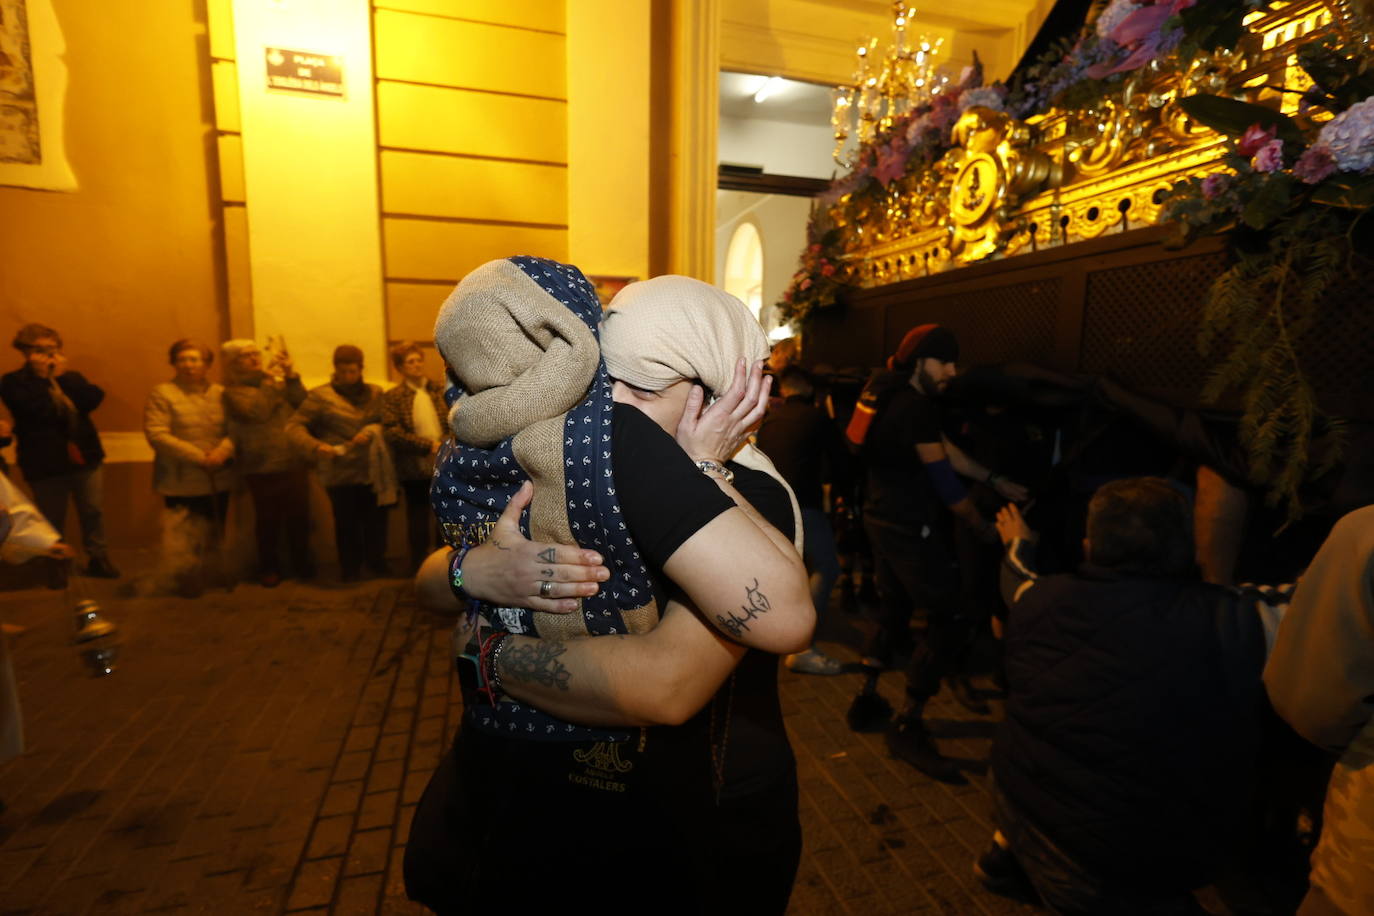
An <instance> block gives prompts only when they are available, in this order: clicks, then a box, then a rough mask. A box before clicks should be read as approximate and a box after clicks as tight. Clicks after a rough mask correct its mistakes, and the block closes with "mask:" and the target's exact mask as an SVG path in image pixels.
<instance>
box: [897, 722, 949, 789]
mask: <svg viewBox="0 0 1374 916" xmlns="http://www.w3.org/2000/svg"><path fill="white" fill-rule="evenodd" d="M887 749H888V751H889V752H890V753H891V754H892V756H893V757H896V758H897V759H898V760H902V761H905V762H906V763H909V764H911V765H912V766H914V767H915V768H916V769H918V770H920V771H921V772H922V773H924V774H926V775H927V776H929V777H930V778H931V779H935V780H939V781H940V782H947V783H950V784H952V785H962V784H963V783H964V782H966V781H967V780H966V779H964V774H963V773H962V772H961V771H960V770H959V767H958V765H957V764H956V763H955V762H954V761H953V760H950V759H949V758H948V757H946V756H945V755H944V754H941V753H940V749H939V748H937V747H936V746H935V740H934V739H933V738H931V737H930V732H928V731H926V727H925V723H923V722H922V721H921V720H920V719H898V720H897V721H895V722H893V723H892V725H891V727H889V728H888V730H887Z"/></svg>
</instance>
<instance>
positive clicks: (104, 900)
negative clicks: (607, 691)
mask: <svg viewBox="0 0 1374 916" xmlns="http://www.w3.org/2000/svg"><path fill="white" fill-rule="evenodd" d="M94 588H95V589H96V591H97V594H98V597H99V598H100V600H101V601H102V603H103V605H104V607H105V609H106V611H107V612H108V614H109V616H110V617H111V618H113V619H114V620H116V621H117V622H118V623H120V624H121V626H122V633H121V638H122V641H123V645H124V649H123V654H122V656H121V659H120V667H119V670H118V671H117V673H116V674H114V675H113V676H111V677H108V678H103V679H94V678H92V677H90V676H88V675H87V674H86V673H85V672H84V671H83V669H82V667H81V663H80V660H79V658H78V656H77V654H76V651H75V649H74V647H73V646H72V645H71V643H70V638H71V628H70V619H69V611H68V610H67V609H66V608H64V607H63V606H62V596H61V593H55V592H48V591H43V590H31V591H24V592H12V593H8V594H5V595H0V619H4V620H6V621H9V622H11V623H20V624H24V625H26V626H27V627H28V628H29V629H28V632H27V633H25V634H24V635H23V636H22V637H20V638H19V639H17V640H15V641H13V643H12V650H13V655H14V657H15V661H16V668H17V673H18V677H19V680H20V692H21V695H22V697H23V702H24V707H25V724H26V731H27V737H28V746H29V750H28V752H27V753H26V754H25V755H24V756H22V757H20V758H19V759H17V760H14V761H11V762H10V763H8V764H5V765H3V766H0V798H3V799H4V800H5V801H6V802H8V804H9V809H8V811H6V812H5V813H4V814H3V815H0V914H20V913H62V914H80V913H136V912H163V911H167V912H177V913H183V912H212V913H246V912H258V911H261V912H268V913H280V912H291V913H297V912H301V913H304V912H310V913H324V912H329V913H340V914H343V913H374V912H378V913H412V912H421V911H420V910H419V909H418V908H417V907H415V906H414V905H412V904H410V903H408V902H407V901H406V900H405V899H404V892H403V889H402V883H401V876H400V857H401V851H402V848H403V844H404V842H405V838H406V834H407V831H408V827H409V823H410V818H411V815H412V813H413V811H414V806H415V803H416V801H417V800H418V798H419V794H420V792H421V790H422V788H423V787H424V784H425V781H426V779H427V778H428V775H429V773H430V771H431V770H432V769H433V767H434V766H435V765H436V763H437V761H438V759H439V757H440V754H441V752H442V750H443V749H444V748H445V746H446V744H447V742H448V741H449V739H450V738H451V736H452V734H453V731H454V728H455V727H456V724H457V722H458V718H459V713H460V707H459V704H458V701H457V695H456V692H455V690H454V684H453V677H452V675H451V666H450V664H449V660H448V654H447V644H448V640H447V626H446V625H445V623H444V622H443V621H439V620H437V619H435V618H433V617H432V616H431V615H428V614H426V613H424V612H422V611H420V610H418V609H417V608H416V607H415V606H414V604H413V602H412V601H411V600H410V599H409V597H408V596H409V590H408V587H407V585H406V584H405V583H403V582H400V581H389V582H385V583H371V584H365V585H360V586H356V587H350V588H327V587H321V586H304V585H295V584H291V583H288V584H286V585H283V586H282V587H281V588H278V589H276V590H274V591H266V590H263V589H262V588H260V587H258V586H256V585H241V586H239V587H238V589H237V590H236V591H234V592H233V593H232V594H225V593H223V592H214V593H210V594H207V595H206V596H205V597H204V598H202V599H200V600H198V601H185V600H180V599H174V598H157V599H146V598H145V599H136V600H135V599H128V598H119V597H116V592H115V589H114V588H113V586H112V585H111V584H110V583H96V584H95V586H94ZM830 635H835V636H839V637H841V638H843V639H845V640H846V641H849V642H853V639H852V636H853V633H852V632H850V631H849V630H848V629H847V628H846V627H845V626H843V625H840V626H838V627H837V628H836V629H835V630H834V631H833V632H832V633H831V634H830ZM827 646H828V647H830V648H832V650H833V651H835V652H836V653H837V654H840V655H842V656H843V657H845V658H848V659H852V658H854V653H853V651H852V650H850V649H848V648H846V647H845V646H843V645H838V644H834V643H827ZM857 684H858V675H857V674H848V675H842V676H839V677H831V678H818V677H805V676H798V675H792V674H790V673H784V675H783V698H784V709H785V712H786V716H787V722H788V726H789V729H790V731H791V734H792V739H793V744H794V746H795V748H796V751H797V756H798V761H799V767H800V780H801V806H802V808H801V816H802V823H803V827H804V834H805V844H806V848H805V854H804V858H803V861H802V866H801V872H800V875H799V876H798V880H797V885H796V890H795V892H794V895H793V906H792V912H794V913H799V914H812V913H816V914H821V913H855V914H859V913H862V914H863V916H878V914H883V913H922V912H929V913H971V914H1002V913H1018V912H1031V910H1029V909H1028V908H1024V907H1017V906H1016V905H1014V904H1010V903H1008V902H1007V901H1004V900H1002V899H1000V898H997V897H993V896H991V895H988V894H987V893H985V892H983V891H982V890H981V889H980V888H978V887H977V886H976V884H975V882H974V880H973V876H972V874H971V872H970V865H971V862H972V859H973V858H974V856H975V855H976V854H977V853H978V852H979V851H981V849H982V848H983V846H984V844H985V843H986V841H987V839H988V836H989V835H990V831H991V828H990V827H989V824H988V808H989V805H988V798H987V795H986V791H985V788H984V777H983V776H982V775H981V772H979V770H980V768H979V766H978V762H980V761H982V760H984V758H985V757H986V754H987V750H988V743H989V742H988V737H989V735H990V731H991V723H992V719H991V718H988V719H983V720H979V719H978V718H977V717H970V716H968V715H967V714H964V713H963V711H962V710H961V709H959V708H958V707H955V706H953V704H952V703H951V702H950V701H949V700H948V698H947V697H943V696H942V697H941V698H940V699H939V700H937V701H936V702H935V703H934V704H933V705H932V708H931V711H932V714H933V715H934V716H936V717H937V725H938V726H939V728H940V731H941V733H942V734H943V735H945V736H946V737H944V738H942V741H941V743H942V746H944V748H945V749H946V751H947V752H948V753H951V754H955V755H958V756H960V757H963V758H966V759H968V760H969V761H970V766H971V768H972V773H971V775H972V779H971V780H970V782H969V784H968V785H965V786H945V785H942V784H939V783H934V782H932V781H931V780H929V779H926V778H925V777H923V776H921V775H920V774H918V773H916V772H915V771H914V770H912V769H910V768H909V767H907V766H905V765H903V764H901V763H898V762H896V761H893V760H891V759H889V758H888V756H887V754H886V752H885V750H884V749H883V746H882V740H881V736H878V735H855V734H853V733H851V732H850V731H849V730H848V729H847V728H846V727H845V725H844V722H843V714H844V710H845V708H846V706H847V704H848V702H849V699H850V697H851V695H852V693H853V691H854V690H855V689H856V687H857ZM899 688H900V681H899V678H898V676H897V675H895V674H894V675H888V676H887V677H886V678H885V679H884V683H883V690H884V692H885V693H887V694H888V695H889V698H892V699H895V697H896V694H897V692H898V690H899ZM994 705H995V704H994Z"/></svg>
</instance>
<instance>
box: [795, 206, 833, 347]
mask: <svg viewBox="0 0 1374 916" xmlns="http://www.w3.org/2000/svg"><path fill="white" fill-rule="evenodd" d="M827 211H828V207H826V206H825V205H824V204H822V203H820V202H817V203H814V204H812V205H811V219H810V220H809V221H808V222H807V225H806V233H807V238H806V250H805V251H803V252H802V259H801V267H800V268H799V269H798V270H797V272H796V274H794V275H793V277H792V283H791V284H790V285H789V286H788V288H787V290H786V291H785V292H784V293H783V294H782V305H781V306H780V307H781V308H783V309H785V310H786V311H787V313H788V314H789V317H790V319H791V320H792V321H794V322H798V323H799V322H801V321H802V320H804V319H805V318H806V316H807V315H808V314H810V312H811V310H812V309H813V308H826V307H828V306H831V305H834V304H835V297H836V295H837V294H838V293H839V291H840V287H841V285H842V284H841V276H842V274H841V273H840V265H839V263H838V262H837V261H836V260H834V255H833V252H834V249H835V248H836V246H837V245H838V244H839V235H840V233H839V230H838V229H836V228H835V226H834V224H833V222H831V220H830V218H829V215H828V213H827Z"/></svg>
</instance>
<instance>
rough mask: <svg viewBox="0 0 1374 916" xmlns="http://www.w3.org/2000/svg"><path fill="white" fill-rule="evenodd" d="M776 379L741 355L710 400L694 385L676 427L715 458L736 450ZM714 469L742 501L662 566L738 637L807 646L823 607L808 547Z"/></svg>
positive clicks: (785, 647)
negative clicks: (809, 568) (726, 384)
mask: <svg viewBox="0 0 1374 916" xmlns="http://www.w3.org/2000/svg"><path fill="white" fill-rule="evenodd" d="M771 382H772V379H765V378H764V377H763V362H762V360H760V361H758V362H756V363H755V364H754V365H753V366H752V367H750V366H749V365H748V363H747V362H746V361H745V360H743V359H741V360H739V361H738V363H737V364H736V366H735V376H734V379H733V381H732V382H731V385H730V388H729V389H727V390H726V391H725V392H724V393H723V394H721V396H720V397H719V398H718V399H717V400H716V401H715V402H714V403H712V404H710V405H709V406H707V405H705V403H704V402H705V393H704V392H703V391H702V389H701V387H700V386H695V385H694V386H693V387H692V390H691V393H690V394H689V396H688V399H687V406H686V410H685V411H684V412H683V415H682V420H681V422H680V423H679V424H678V428H677V432H676V435H675V438H676V439H677V442H678V444H679V445H681V446H682V450H683V451H685V452H686V453H687V455H688V457H689V458H691V459H692V460H694V461H698V460H706V461H713V462H715V463H716V464H721V463H723V462H724V461H725V460H727V459H728V458H730V457H731V456H732V455H734V454H735V453H736V452H737V451H738V450H739V449H740V447H741V446H742V445H743V444H744V442H745V441H746V440H747V438H748V436H749V434H750V433H751V432H752V431H753V430H754V429H756V428H757V427H758V425H759V423H760V421H762V419H763V415H764V412H765V411H766V410H767V408H768V392H769V388H770V385H771ZM710 476H711V477H712V479H714V480H715V481H716V485H717V486H719V487H720V489H721V491H722V492H724V493H725V495H726V496H728V497H730V499H731V501H732V502H734V504H735V508H734V509H729V510H727V511H726V512H724V513H722V514H721V515H718V516H716V517H715V518H714V519H712V520H711V521H710V522H708V523H707V524H706V525H705V526H703V527H702V528H701V529H699V530H698V531H697V532H696V533H695V534H693V535H692V536H691V537H690V538H688V539H687V540H686V541H684V542H683V543H682V545H681V546H679V547H678V549H677V550H676V551H674V553H673V555H672V556H670V557H669V558H668V559H667V561H666V562H665V563H664V564H663V572H664V573H665V574H666V575H667V576H668V578H670V579H672V580H673V582H674V583H676V584H677V586H678V587H679V588H681V589H682V590H683V592H685V593H686V595H687V597H688V599H689V602H690V603H691V604H692V605H693V606H695V607H696V608H698V609H699V610H700V611H701V612H702V615H703V616H704V617H705V618H706V620H707V621H709V622H710V623H711V625H712V626H714V627H716V629H718V630H720V631H721V632H722V633H724V634H726V635H727V636H729V637H730V638H731V639H734V640H736V641H738V642H740V643H742V644H744V645H746V646H749V647H750V648H753V649H761V650H763V651H765V652H774V653H779V654H781V653H787V652H800V651H802V650H803V649H805V648H807V647H808V646H810V645H811V635H812V632H813V631H814V630H815V627H816V608H815V605H814V604H813V603H812V602H811V598H810V595H811V592H810V587H809V584H808V580H807V576H806V565H805V563H803V562H802V558H801V555H800V554H799V553H798V552H797V548H796V547H795V546H794V545H793V543H792V541H790V540H788V539H787V538H786V537H784V536H783V534H782V532H780V531H778V529H776V528H774V527H773V526H772V525H770V524H769V523H768V521H767V520H765V519H764V518H763V516H761V515H759V514H758V512H757V511H756V510H755V509H754V507H753V506H751V505H750V504H749V502H748V501H747V500H746V499H745V498H744V497H743V496H741V495H740V494H739V491H737V490H736V489H735V488H734V487H733V486H732V485H731V484H730V483H729V482H728V481H726V480H725V479H724V476H723V475H722V474H718V473H715V472H712V473H711V475H710Z"/></svg>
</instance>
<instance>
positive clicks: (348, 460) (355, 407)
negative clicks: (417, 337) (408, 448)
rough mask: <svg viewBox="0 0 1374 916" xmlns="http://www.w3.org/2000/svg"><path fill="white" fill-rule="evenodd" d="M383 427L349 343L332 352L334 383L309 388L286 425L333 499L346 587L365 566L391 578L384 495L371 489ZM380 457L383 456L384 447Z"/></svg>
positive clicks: (374, 395)
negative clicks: (387, 559)
mask: <svg viewBox="0 0 1374 916" xmlns="http://www.w3.org/2000/svg"><path fill="white" fill-rule="evenodd" d="M381 422H382V389H381V388H380V387H378V386H377V385H372V384H369V383H368V382H365V381H363V351H362V350H360V349H358V348H357V347H355V346H353V345H351V344H341V345H339V346H338V347H336V348H335V349H334V376H333V378H332V379H330V381H329V383H328V384H325V385H320V386H319V387H317V388H312V389H310V392H309V393H308V394H307V395H306V397H305V400H304V401H302V402H301V406H300V407H298V408H296V412H295V413H294V414H292V415H291V418H290V419H289V420H287V421H286V435H287V438H288V439H289V440H290V441H291V443H292V444H293V445H294V446H295V448H296V449H297V450H298V451H299V452H300V453H301V454H303V455H309V456H311V457H313V458H314V460H315V470H316V472H317V473H318V474H319V476H320V483H321V484H323V485H324V489H325V492H326V493H328V494H329V504H330V506H331V508H333V510H334V543H335V544H336V545H337V546H338V550H339V575H340V577H341V578H342V579H343V580H344V581H345V582H353V581H356V580H357V579H358V576H359V575H360V574H361V572H362V567H363V565H364V563H366V565H367V568H368V569H369V570H370V571H371V572H372V573H374V574H375V575H379V576H386V575H389V574H390V573H389V570H388V569H387V565H386V510H385V509H384V508H383V502H382V501H381V500H383V499H384V498H385V496H384V495H383V494H382V493H379V492H378V491H377V490H376V488H374V486H373V480H374V476H375V475H374V465H375V463H376V461H377V449H374V448H372V447H371V445H373V444H378V445H380V444H381ZM381 452H382V453H383V454H384V455H385V453H386V449H385V447H384V446H383V447H382V448H381ZM388 461H389V456H388ZM392 498H393V499H394V495H393V497H392Z"/></svg>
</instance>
